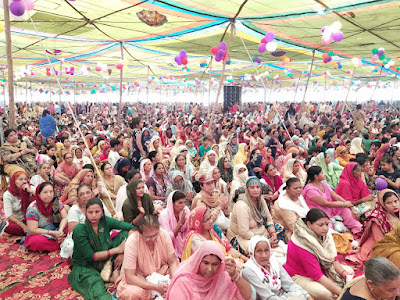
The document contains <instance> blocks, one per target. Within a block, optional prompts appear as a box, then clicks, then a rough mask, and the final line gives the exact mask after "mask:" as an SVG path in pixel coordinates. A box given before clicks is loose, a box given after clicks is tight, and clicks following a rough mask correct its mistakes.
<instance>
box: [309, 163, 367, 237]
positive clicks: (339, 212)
mask: <svg viewBox="0 0 400 300" xmlns="http://www.w3.org/2000/svg"><path fill="white" fill-rule="evenodd" d="M307 174H308V177H307V185H306V186H305V188H304V191H303V196H304V199H305V200H306V203H307V205H308V207H310V208H319V209H321V210H323V211H324V212H325V213H326V214H327V215H328V216H329V218H333V217H335V216H341V217H342V219H343V224H344V225H345V226H346V227H347V228H348V229H350V230H351V231H352V232H353V233H354V234H356V233H358V232H360V230H361V223H360V222H359V221H358V220H357V219H356V217H357V216H358V213H357V211H356V210H355V208H354V203H352V202H351V201H348V200H346V199H344V198H343V197H341V196H340V195H338V194H337V193H336V192H334V191H333V190H332V189H331V188H330V187H329V186H328V185H327V184H326V183H325V182H324V180H325V174H324V172H323V171H322V169H321V168H320V167H318V166H313V167H310V168H309V169H308V170H307Z"/></svg>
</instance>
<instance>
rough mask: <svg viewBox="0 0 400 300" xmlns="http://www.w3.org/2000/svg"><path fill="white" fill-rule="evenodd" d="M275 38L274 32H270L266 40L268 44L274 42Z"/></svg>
mask: <svg viewBox="0 0 400 300" xmlns="http://www.w3.org/2000/svg"><path fill="white" fill-rule="evenodd" d="M274 38H275V34H274V33H273V32H270V31H268V32H267V34H266V35H265V40H266V41H267V43H269V42H272V41H273V40H274Z"/></svg>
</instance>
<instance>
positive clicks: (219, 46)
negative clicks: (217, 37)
mask: <svg viewBox="0 0 400 300" xmlns="http://www.w3.org/2000/svg"><path fill="white" fill-rule="evenodd" d="M218 48H219V49H222V50H225V49H226V43H225V42H221V43H219V45H218Z"/></svg>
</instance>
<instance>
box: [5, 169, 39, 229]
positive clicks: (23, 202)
mask: <svg viewBox="0 0 400 300" xmlns="http://www.w3.org/2000/svg"><path fill="white" fill-rule="evenodd" d="M28 182H29V176H28V174H27V173H25V172H23V171H18V172H15V173H14V175H13V176H12V177H11V180H10V182H9V187H8V189H7V191H6V192H5V193H4V195H3V201H4V214H5V217H6V218H7V221H8V222H9V225H8V226H7V228H6V229H5V232H7V233H9V234H14V235H21V236H22V235H25V233H26V232H27V231H28V227H27V226H26V220H25V213H26V209H27V208H28V205H29V203H30V198H31V194H34V191H33V190H31V188H30V185H29V183H28Z"/></svg>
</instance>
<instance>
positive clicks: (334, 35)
mask: <svg viewBox="0 0 400 300" xmlns="http://www.w3.org/2000/svg"><path fill="white" fill-rule="evenodd" d="M343 38H344V34H343V32H341V31H338V32H335V33H332V39H333V40H334V41H335V42H340V41H341V40H343Z"/></svg>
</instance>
